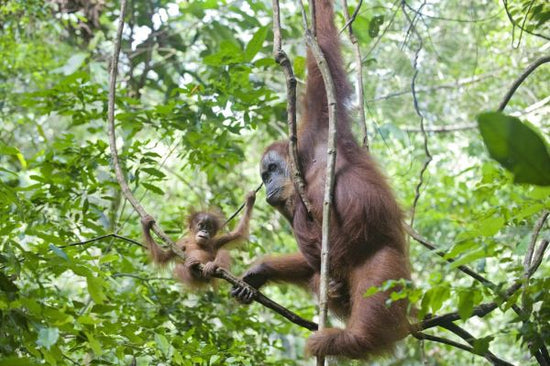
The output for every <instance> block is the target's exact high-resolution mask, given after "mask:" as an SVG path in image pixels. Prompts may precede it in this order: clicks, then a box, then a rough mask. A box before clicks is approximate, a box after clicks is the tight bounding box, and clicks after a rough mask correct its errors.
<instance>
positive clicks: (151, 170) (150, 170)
mask: <svg viewBox="0 0 550 366" xmlns="http://www.w3.org/2000/svg"><path fill="white" fill-rule="evenodd" d="M141 170H142V171H144V172H145V173H148V174H151V175H152V176H155V177H158V178H164V177H166V174H164V173H163V172H161V171H160V170H158V169H155V168H141Z"/></svg>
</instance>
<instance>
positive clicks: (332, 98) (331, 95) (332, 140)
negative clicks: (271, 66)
mask: <svg viewBox="0 0 550 366" xmlns="http://www.w3.org/2000/svg"><path fill="white" fill-rule="evenodd" d="M314 3H315V1H314V0H309V6H310V9H311V10H312V11H311V16H312V19H311V27H312V30H310V29H308V28H307V27H305V39H306V45H307V46H308V47H309V49H310V50H311V54H312V55H313V57H314V58H315V61H316V62H317V67H318V68H319V71H320V72H321V76H322V77H323V82H324V84H325V91H326V97H327V105H328V136H327V140H328V141H327V166H326V172H325V174H326V175H325V176H326V178H325V191H324V192H325V193H324V198H323V222H322V229H321V230H322V238H321V273H320V279H319V329H320V330H322V329H324V328H325V326H326V318H327V313H328V294H327V293H328V277H329V250H330V243H329V238H330V215H331V208H332V196H333V192H334V170H335V165H336V164H335V163H336V138H337V131H336V109H337V104H336V89H335V85H334V80H333V79H332V74H331V71H330V68H329V66H328V63H327V60H326V58H325V56H324V54H323V51H322V49H321V47H320V46H319V44H318V43H317V39H316V38H315V34H316V26H317V23H316V19H315V7H314V6H315V4H314ZM300 5H301V6H302V18H303V20H304V25H307V15H306V12H305V9H304V5H303V3H302V2H301V1H300ZM331 6H332V4H331ZM324 364H325V360H324V357H317V365H324Z"/></svg>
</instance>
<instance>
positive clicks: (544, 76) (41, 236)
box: [0, 0, 550, 365]
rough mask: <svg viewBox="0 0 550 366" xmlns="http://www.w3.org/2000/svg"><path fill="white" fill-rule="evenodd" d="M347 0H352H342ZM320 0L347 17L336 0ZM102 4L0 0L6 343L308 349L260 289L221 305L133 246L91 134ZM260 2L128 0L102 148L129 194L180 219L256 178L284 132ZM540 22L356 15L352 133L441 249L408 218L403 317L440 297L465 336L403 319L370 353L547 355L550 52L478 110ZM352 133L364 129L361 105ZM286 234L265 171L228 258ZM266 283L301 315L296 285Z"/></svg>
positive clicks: (24, 356)
mask: <svg viewBox="0 0 550 366" xmlns="http://www.w3.org/2000/svg"><path fill="white" fill-rule="evenodd" d="M349 5H350V11H351V12H353V11H354V10H355V6H357V2H350V4H349ZM281 6H282V9H281V10H282V12H283V17H282V19H283V39H284V40H283V42H284V45H283V47H284V48H285V50H286V51H287V53H288V54H289V56H290V58H291V60H292V62H293V66H294V71H295V72H296V74H297V76H298V79H299V83H298V89H299V91H300V90H301V89H302V87H303V83H302V81H303V80H304V61H305V58H304V57H305V48H304V41H303V29H302V21H301V16H300V12H299V9H298V8H297V7H296V5H295V2H291V1H284V2H282V4H281ZM337 11H338V19H337V23H338V24H339V25H340V26H341V27H343V26H344V24H345V20H344V17H343V15H342V8H341V4H340V2H337ZM118 15H119V4H118V2H110V1H89V2H88V1H79V0H56V1H46V0H29V1H21V0H7V1H4V2H2V4H1V5H0V26H1V29H2V31H1V32H0V49H1V51H2V57H1V58H0V118H1V126H0V234H1V238H0V365H26V364H29V365H31V364H40V363H46V364H52V365H71V364H74V365H88V364H90V365H91V364H97V365H107V364H109V365H111V364H112V365H130V364H137V365H150V364H151V365H161V364H165V365H191V364H199V365H229V364H233V365H271V364H273V365H281V364H285V365H304V364H311V362H312V360H310V359H307V358H305V357H304V355H303V346H304V339H305V338H306V337H307V335H308V334H309V331H307V330H305V329H301V328H299V327H298V326H296V325H294V324H292V323H289V322H288V321H286V320H285V319H283V318H282V317H280V316H279V315H277V314H275V313H273V312H272V311H270V310H268V309H266V308H264V307H262V306H260V305H258V304H254V305H251V306H249V307H244V306H240V305H237V303H236V302H235V301H233V300H232V299H231V298H230V296H229V290H230V286H229V285H228V284H226V283H221V284H220V286H219V291H218V292H212V291H207V292H205V293H191V292H189V291H185V290H182V288H181V286H179V285H178V284H177V283H176V282H175V281H174V280H173V279H172V277H171V274H170V272H169V271H159V270H158V269H156V268H154V267H153V266H152V265H151V264H150V263H149V259H148V257H147V255H146V253H145V252H144V250H143V248H141V247H140V246H139V245H137V244H139V241H140V224H139V222H140V221H139V216H138V215H137V213H136V212H135V211H134V210H133V208H132V207H131V206H130V205H128V203H127V202H126V200H125V199H124V197H123V196H122V194H121V190H120V186H119V184H118V183H117V181H116V179H115V177H114V173H113V169H112V164H111V163H112V161H111V155H110V151H109V144H108V137H107V122H106V114H107V94H108V93H107V91H108V85H109V75H108V68H109V61H110V57H111V55H112V50H113V40H114V37H115V33H116V25H117V19H118ZM271 16H272V13H271V3H270V2H266V1H254V0H247V1H244V0H242V1H212V0H204V1H197V0H192V1H173V0H157V1H152V2H149V1H135V0H133V1H130V2H129V9H128V17H127V18H126V19H125V26H126V28H125V32H124V34H123V38H122V53H121V57H120V67H119V75H118V78H119V83H118V85H117V104H116V109H117V114H116V122H117V133H118V137H119V139H118V148H119V152H120V157H121V159H122V163H123V168H124V170H125V172H126V178H127V180H128V181H129V184H130V188H131V189H132V190H133V193H134V195H135V196H136V197H137V198H138V199H139V201H140V202H141V204H142V205H143V206H144V207H145V209H146V210H147V211H148V212H150V213H151V214H153V215H154V216H155V218H156V219H157V221H158V223H159V224H160V225H161V226H162V227H163V228H164V229H165V230H166V231H168V233H169V234H170V235H171V236H172V237H174V238H177V237H178V236H180V235H182V228H181V222H182V219H183V216H184V215H185V213H186V212H188V211H189V210H190V209H191V208H201V207H204V208H206V207H210V206H219V207H220V208H221V209H222V210H223V211H224V212H225V214H226V215H227V216H229V215H230V214H232V213H233V212H235V210H236V209H237V208H238V206H239V205H240V204H241V203H242V202H243V201H244V196H245V193H246V192H247V191H249V190H251V189H254V188H256V187H257V186H258V184H259V183H260V179H259V176H258V162H259V158H260V154H261V151H262V150H263V148H264V147H265V146H266V145H268V144H269V143H270V142H271V141H274V140H276V139H281V138H285V136H286V133H287V126H286V115H285V113H286V94H285V83H284V76H283V73H282V70H281V68H280V67H279V66H278V65H277V64H276V63H275V61H274V60H273V57H272V54H271V53H272V40H273V32H272V23H271V22H272V19H271ZM549 20H550V5H549V4H548V3H547V2H545V1H543V0H507V1H506V0H505V1H504V2H497V1H486V0H484V1H466V2H464V1H455V0H447V1H442V2H433V3H432V2H430V3H427V2H421V1H412V0H411V1H399V0H397V1H395V2H393V3H389V2H384V1H379V0H373V1H366V2H364V3H363V4H362V6H361V8H360V10H359V12H358V14H357V18H356V19H355V21H354V22H353V31H354V33H355V35H356V36H357V38H358V41H359V46H360V49H361V56H362V61H363V62H362V65H363V77H364V89H365V106H366V111H367V112H366V114H367V126H368V137H369V143H370V150H371V152H372V154H373V155H374V156H375V157H376V158H377V160H378V161H379V163H380V165H381V166H382V167H383V168H384V170H385V171H386V173H387V176H388V178H389V180H390V181H391V184H392V186H393V188H394V190H395V192H396V194H397V195H398V197H399V200H400V202H401V203H402V206H403V207H404V209H405V210H406V211H407V212H408V213H409V215H408V217H409V223H411V225H412V226H413V227H414V229H415V230H416V232H418V233H419V234H420V235H421V236H422V237H423V238H425V239H426V240H427V241H428V242H429V243H432V244H433V245H435V246H436V248H437V249H434V250H427V249H426V247H425V246H422V245H420V244H419V243H418V242H417V241H416V240H413V239H411V249H410V252H411V261H412V264H413V276H414V286H415V287H414V289H410V290H409V291H408V292H407V295H408V296H409V297H410V299H411V300H412V301H413V302H414V303H415V304H416V308H417V309H418V313H417V316H418V317H419V319H421V318H423V317H425V316H426V315H427V314H436V315H440V314H446V313H451V312H458V315H459V317H460V319H459V320H457V321H456V322H455V324H456V325H458V326H460V327H461V328H462V329H463V330H466V331H467V332H469V333H471V337H473V338H472V339H470V338H469V336H466V337H463V338H466V339H462V338H461V337H459V336H457V335H456V333H457V332H454V333H453V332H450V331H449V330H445V329H443V328H442V327H434V328H431V329H428V330H426V331H425V332H424V333H425V334H428V335H432V336H437V337H444V338H446V339H450V340H453V341H455V342H458V343H461V344H463V345H466V346H467V348H468V349H469V350H463V349H459V348H457V347H453V346H450V345H445V344H442V343H440V342H434V341H430V340H424V341H420V340H418V339H416V338H414V337H412V336H410V337H408V338H407V339H406V340H405V341H404V342H403V343H402V344H401V345H400V347H399V349H398V350H397V352H396V355H395V357H394V358H388V359H385V360H381V361H379V364H385V365H398V364H400V365H420V364H429V365H459V364H487V363H488V362H497V361H495V359H493V361H488V360H487V359H491V356H490V353H489V350H490V352H492V354H494V355H495V357H498V358H499V359H502V360H506V361H507V362H510V363H512V364H516V365H517V364H522V365H537V364H539V362H538V361H537V359H536V358H535V357H533V356H531V353H532V352H539V356H538V357H539V359H540V358H541V357H542V358H544V355H541V354H540V349H543V348H544V346H543V345H544V342H548V339H550V325H549V324H550V294H549V291H548V289H550V277H549V274H550V266H548V261H547V258H545V257H544V249H545V248H546V245H547V244H548V239H549V236H550V227H549V224H548V221H550V220H548V219H547V217H548V210H549V209H550V187H549V185H550V178H549V174H550V158H549V152H548V151H549V149H548V136H549V133H550V123H549V121H550V118H549V117H550V104H549V103H550V96H549V95H548V92H549V89H548V85H550V83H549V82H550V73H549V72H548V70H549V69H548V68H549V66H548V65H547V64H546V65H544V62H541V63H540V65H539V66H538V67H537V68H536V69H534V71H533V72H532V73H530V74H529V76H528V77H527V78H526V79H525V80H523V82H522V83H521V85H520V86H519V88H518V89H517V91H515V93H514V94H513V95H512V98H511V100H510V101H509V102H508V103H507V105H506V107H505V109H504V114H499V113H483V112H486V111H496V110H498V109H499V106H500V104H501V103H502V101H503V99H504V98H505V95H506V94H507V93H508V92H509V91H510V88H511V87H512V85H513V83H514V80H516V79H517V78H518V77H519V76H520V75H521V74H522V73H523V72H524V70H525V69H527V68H528V67H529V65H532V64H533V62H535V61H536V60H541V58H542V57H548V54H549V53H550V43H548V42H549V40H550V21H549ZM342 39H343V40H344V43H345V47H344V56H345V58H346V60H347V66H348V67H347V68H348V70H349V72H350V75H351V76H350V79H351V80H355V79H356V72H357V67H356V66H357V65H356V64H355V63H354V62H353V60H354V53H353V47H351V44H350V42H349V40H348V39H347V36H346V32H342ZM542 60H543V61H544V60H545V59H542ZM545 62H547V61H545ZM353 113H354V116H355V117H357V118H356V120H357V121H358V120H359V118H358V112H357V109H356V108H354V109H353ZM478 121H479V125H478ZM356 131H357V136H358V138H361V136H360V135H361V128H360V125H359V123H357V126H356ZM493 158H494V159H495V160H493ZM413 218H414V222H413V220H412V219H413ZM108 234H116V235H115V236H113V235H110V236H106V235H108ZM95 239H97V240H95ZM132 240H137V243H136V242H132ZM295 250H296V244H295V241H294V239H293V237H292V234H291V230H290V228H289V226H288V224H287V223H286V222H285V220H284V219H283V218H281V217H280V215H278V214H276V213H275V211H274V210H273V209H272V208H271V207H269V206H268V205H267V204H266V203H265V202H264V197H263V196H262V194H261V193H260V194H259V196H258V200H257V204H256V211H255V213H254V217H253V221H252V236H251V238H250V241H249V242H248V243H247V244H246V245H245V246H243V247H242V248H241V249H237V250H233V254H234V268H233V273H235V274H237V275H238V274H240V273H242V272H243V271H244V269H245V268H247V267H248V266H249V265H250V263H252V262H253V261H254V259H255V258H257V257H258V256H261V255H264V254H266V253H282V252H292V251H295ZM438 253H439V254H442V255H443V258H442V257H441V256H440V255H438ZM529 253H531V255H530V254H529ZM531 258H532V259H531ZM449 259H453V260H454V261H452V263H450V262H449V261H447V260H449ZM537 259H539V260H540V262H541V263H538V262H537ZM538 264H540V267H538V266H537V265H538ZM459 266H467V267H468V268H469V269H471V270H472V271H474V272H475V274H477V275H481V276H483V278H485V279H486V280H488V281H490V282H488V281H486V280H482V281H480V280H479V278H478V279H474V278H472V276H470V275H467V274H465V273H464V272H463V271H461V270H460V269H459ZM530 266H531V268H533V269H534V268H537V267H538V268H537V270H536V271H534V273H531V272H530V271H529V268H530ZM514 285H515V286H516V291H513V292H512V291H509V289H510V288H511V287H514ZM265 293H266V294H267V295H268V296H270V297H272V298H273V299H275V300H276V301H278V302H279V303H281V304H283V305H285V306H287V307H288V308H289V309H291V310H293V311H296V312H298V313H299V314H300V315H301V316H303V317H305V318H308V319H313V318H314V317H315V315H316V309H315V302H314V300H313V299H312V298H310V297H309V296H306V295H305V293H304V292H302V291H301V290H299V289H296V288H291V287H285V286H279V287H277V286H273V287H270V288H266V290H265ZM490 303H496V305H497V306H496V308H495V309H494V310H492V311H490V312H489V313H488V314H487V315H485V316H484V317H477V316H475V315H474V314H473V312H474V310H476V306H478V305H480V304H490ZM333 321H335V320H333ZM458 333H460V331H459V332H458ZM462 335H463V336H464V333H462ZM468 341H469V343H468ZM537 350H539V351H537ZM480 355H485V357H486V358H485V359H484V358H483V356H480ZM335 364H336V363H335ZM350 364H361V363H360V362H350Z"/></svg>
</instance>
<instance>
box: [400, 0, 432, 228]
mask: <svg viewBox="0 0 550 366" xmlns="http://www.w3.org/2000/svg"><path fill="white" fill-rule="evenodd" d="M425 4H426V3H425V2H424V3H422V5H421V6H420V8H419V9H418V11H420V10H421V9H422V7H423V6H424V5H425ZM401 6H402V7H403V14H404V15H405V17H406V18H407V20H408V21H409V24H410V30H411V32H412V33H413V34H414V35H415V36H416V38H417V39H418V42H419V45H418V48H417V49H416V51H415V53H414V61H413V68H414V75H413V77H412V80H411V92H412V96H413V102H414V110H415V111H416V114H417V115H418V117H419V118H420V130H421V131H422V136H423V138H424V153H425V155H426V160H424V164H423V166H422V169H420V174H419V180H418V184H417V185H416V188H415V194H414V200H413V204H412V207H411V223H410V225H411V227H412V226H413V225H414V215H415V213H416V205H417V204H418V200H419V199H420V189H421V188H422V185H423V184H424V173H426V171H427V170H428V166H429V165H430V162H431V161H432V155H431V153H430V149H429V148H428V134H427V133H426V130H425V129H424V115H423V114H422V112H421V111H420V107H419V106H418V99H417V96H416V78H417V77H418V56H419V55H420V51H421V50H422V47H423V41H422V37H421V36H420V34H419V33H418V30H417V29H416V26H415V24H414V20H411V19H410V18H409V15H408V14H407V12H406V11H405V4H404V2H403V3H401Z"/></svg>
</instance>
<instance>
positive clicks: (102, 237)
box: [58, 233, 143, 248]
mask: <svg viewBox="0 0 550 366" xmlns="http://www.w3.org/2000/svg"><path fill="white" fill-rule="evenodd" d="M105 238H116V239H120V240H124V241H127V242H128V243H132V244H134V245H138V246H140V247H143V244H141V243H140V242H139V241H137V240H134V239H130V238H127V237H125V236H121V235H118V234H115V233H113V234H106V235H101V236H98V237H96V238H92V239H89V240H84V241H79V242H75V243H70V244H66V245H61V246H59V247H58V248H67V247H75V246H78V245H86V244H89V243H93V242H96V241H99V240H102V239H105Z"/></svg>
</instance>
